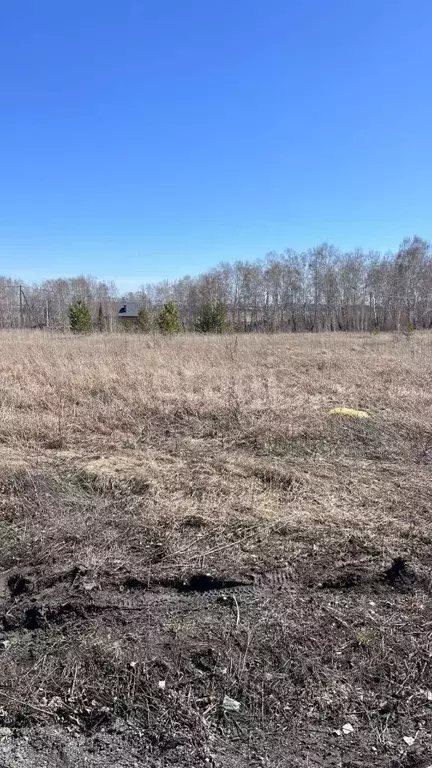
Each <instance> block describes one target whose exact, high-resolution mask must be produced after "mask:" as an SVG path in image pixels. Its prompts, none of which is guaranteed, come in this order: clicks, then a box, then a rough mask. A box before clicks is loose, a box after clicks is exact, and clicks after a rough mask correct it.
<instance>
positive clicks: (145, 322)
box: [137, 307, 152, 333]
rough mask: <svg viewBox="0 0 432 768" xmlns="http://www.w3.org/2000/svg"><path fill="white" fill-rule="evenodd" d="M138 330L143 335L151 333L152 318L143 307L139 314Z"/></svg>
mask: <svg viewBox="0 0 432 768" xmlns="http://www.w3.org/2000/svg"><path fill="white" fill-rule="evenodd" d="M137 325H138V330H139V331H141V333H149V331H151V328H152V316H151V313H150V312H149V310H148V309H146V308H145V307H141V309H140V311H139V312H138V322H137Z"/></svg>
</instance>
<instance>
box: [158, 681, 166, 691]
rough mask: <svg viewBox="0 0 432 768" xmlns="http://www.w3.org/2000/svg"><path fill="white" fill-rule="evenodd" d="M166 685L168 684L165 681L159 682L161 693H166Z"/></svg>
mask: <svg viewBox="0 0 432 768" xmlns="http://www.w3.org/2000/svg"><path fill="white" fill-rule="evenodd" d="M165 685H166V682H165V680H159V682H158V688H160V690H161V691H164V690H165Z"/></svg>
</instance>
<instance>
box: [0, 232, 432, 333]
mask: <svg viewBox="0 0 432 768" xmlns="http://www.w3.org/2000/svg"><path fill="white" fill-rule="evenodd" d="M17 284H18V283H17V281H14V280H12V279H11V278H7V277H0V327H16V326H18V325H19V324H20V323H21V324H24V325H27V326H31V327H47V326H48V327H51V328H55V329H68V328H70V327H71V326H73V319H71V307H73V306H75V305H76V304H77V302H78V303H80V306H81V307H84V308H85V311H86V312H87V320H86V329H87V330H90V329H91V330H100V331H111V330H123V331H125V332H126V331H143V332H148V331H151V330H162V331H163V332H173V333H176V332H179V331H199V332H222V331H225V330H234V331H236V332H248V331H264V332H278V331H288V332H296V331H312V332H319V331H366V330H370V331H371V330H374V329H377V330H397V329H399V330H404V329H414V328H431V327H432V249H431V245H430V244H429V243H428V242H427V241H425V240H423V239H422V238H420V237H418V236H414V237H411V238H406V239H405V240H403V242H402V243H401V245H400V247H399V248H398V250H397V251H396V252H387V253H380V252H376V251H369V252H365V251H363V250H361V249H357V250H354V251H349V252H342V251H340V250H339V249H337V248H336V247H334V246H332V245H328V244H326V243H324V244H322V245H319V246H317V247H315V248H312V249H310V250H308V251H305V252H297V251H294V250H292V249H287V250H285V251H284V252H283V253H276V252H271V253H269V254H267V256H266V257H265V258H263V259H260V260H258V261H236V262H234V263H221V264H219V265H218V266H217V267H215V268H213V269H210V270H209V271H207V272H205V273H203V274H201V275H199V276H197V277H190V276H186V277H183V278H181V279H178V280H172V281H168V280H165V281H162V282H159V283H151V284H148V285H143V286H141V287H140V288H139V289H138V290H137V291H135V292H129V293H127V294H123V295H120V294H119V292H118V290H117V288H116V286H115V284H114V283H113V282H106V281H101V280H97V279H96V278H94V277H85V276H79V277H75V278H69V279H56V280H46V281H44V282H42V283H40V284H32V285H26V284H24V283H22V286H23V295H24V297H25V302H24V305H23V307H21V311H20V310H19V308H18V306H17V292H16V287H17ZM120 299H122V300H123V301H134V302H136V303H137V304H138V306H139V308H140V310H139V315H138V318H136V319H134V318H125V319H124V320H119V319H118V302H119V300H120ZM168 328H169V329H170V330H168Z"/></svg>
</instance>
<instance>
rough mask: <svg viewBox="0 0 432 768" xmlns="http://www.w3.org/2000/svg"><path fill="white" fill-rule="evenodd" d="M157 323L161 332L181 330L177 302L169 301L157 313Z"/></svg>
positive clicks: (169, 332) (171, 332)
mask: <svg viewBox="0 0 432 768" xmlns="http://www.w3.org/2000/svg"><path fill="white" fill-rule="evenodd" d="M157 324H158V326H159V330H160V331H161V332H162V333H165V334H168V335H172V334H174V333H179V331H180V330H181V322H180V314H179V311H178V308H177V304H174V302H173V301H169V302H168V303H167V304H165V306H164V308H163V309H162V310H161V312H160V313H159V316H158V319H157Z"/></svg>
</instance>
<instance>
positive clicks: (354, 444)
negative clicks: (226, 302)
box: [0, 332, 432, 768]
mask: <svg viewBox="0 0 432 768" xmlns="http://www.w3.org/2000/svg"><path fill="white" fill-rule="evenodd" d="M431 382H432V335H431V334H429V333H419V334H413V335H412V336H411V337H405V336H402V335H400V336H399V335H379V336H369V335H354V334H353V335H341V334H338V335H337V334H334V335H327V334H322V335H320V334H317V335H298V336H296V335H276V336H258V335H256V336H253V335H250V336H239V337H231V336H227V337H217V338H216V337H193V336H190V337H188V336H183V337H181V338H175V339H164V338H163V337H152V336H131V337H126V336H124V335H123V336H103V335H96V336H92V337H72V336H68V335H65V336H50V335H44V334H43V333H38V332H36V333H33V334H32V333H24V332H22V333H19V332H10V333H3V334H2V335H0V398H1V405H0V461H1V466H0V505H1V508H0V540H1V550H0V560H1V561H0V610H1V615H2V625H1V626H0V766H2V767H3V766H5V768H18V766H20V767H21V768H30V766H31V767H32V768H42V766H46V767H48V766H49V768H60V766H62V767H63V766H78V765H79V766H81V765H85V766H90V767H91V768H108V766H109V767H110V768H113V767H115V768H132V766H137V767H140V768H141V766H149V767H151V768H161V767H162V766H180V767H182V768H186V766H188V767H192V766H193V768H199V767H200V766H213V767H215V766H221V768H246V766H247V767H248V768H249V767H251V768H255V767H256V768H258V766H268V768H282V767H283V768H285V767H291V766H293V767H298V768H299V767H301V768H303V767H304V768H306V766H309V767H310V768H319V767H321V766H329V767H331V768H336V767H340V766H343V767H344V768H348V766H350V768H360V767H362V768H366V767H369V766H377V767H379V768H384V766H385V767H386V768H387V767H388V768H428V766H430V765H432V736H431V732H432V717H431V714H432V679H431V661H432V603H431V593H432V476H431V469H432V387H431ZM338 406H348V407H353V408H360V409H364V410H366V411H368V412H369V414H370V418H369V419H366V420H362V421H357V420H351V419H347V418H346V417H343V416H342V417H341V416H339V417H338V416H329V415H328V412H329V410H330V409H331V408H334V407H338ZM225 696H229V697H231V698H233V699H235V700H236V701H238V702H239V703H240V710H239V711H238V712H235V713H233V712H228V711H226V709H225V708H224V707H223V704H222V702H223V700H224V697H225ZM348 724H349V726H350V727H345V728H344V726H347V725H348Z"/></svg>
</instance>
